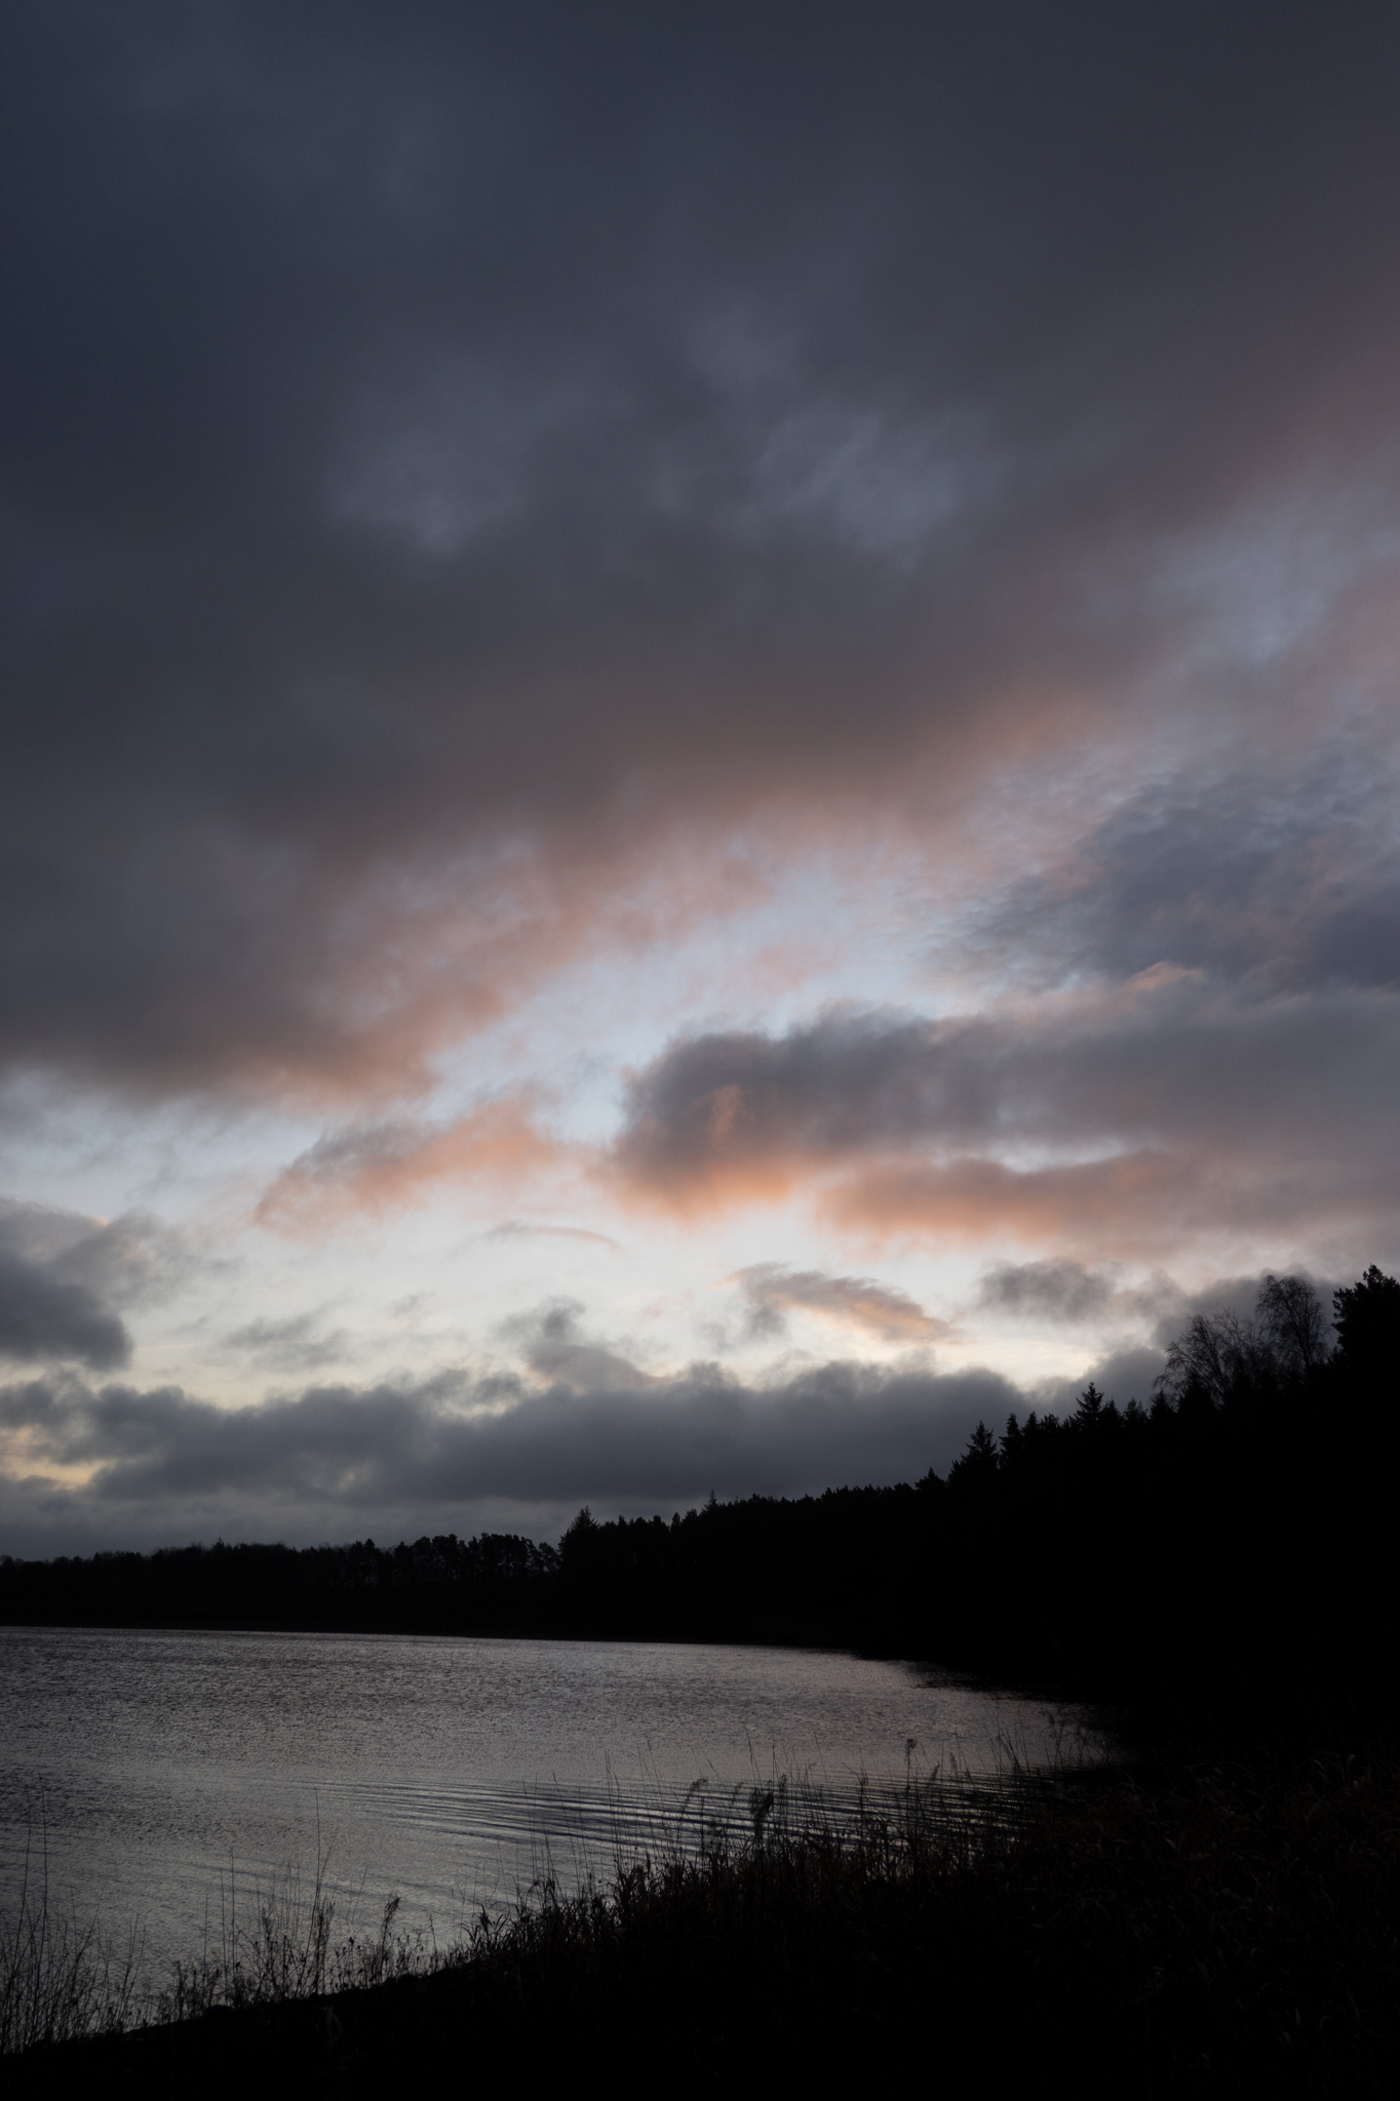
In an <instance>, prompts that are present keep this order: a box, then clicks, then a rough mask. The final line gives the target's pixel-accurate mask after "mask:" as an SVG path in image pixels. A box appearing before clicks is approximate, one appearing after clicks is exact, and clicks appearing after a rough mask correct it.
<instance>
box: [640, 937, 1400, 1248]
mask: <svg viewBox="0 0 1400 2101" xmlns="http://www.w3.org/2000/svg"><path fill="white" fill-rule="evenodd" d="M1397 1057H1400V1002H1397V1001H1396V1000H1395V999H1394V998H1393V997H1390V996H1388V995H1384V994H1380V993H1377V992H1375V991H1348V992H1335V993H1319V994H1317V995H1316V996H1315V997H1313V998H1311V999H1307V1000H1302V999H1292V1000H1280V999H1275V998H1264V997H1257V998H1256V997H1247V996H1244V995H1240V994H1236V993H1233V992H1232V991H1230V990H1229V989H1228V988H1223V987H1221V986H1220V985H1219V984H1218V983H1214V982H1212V981H1210V980H1209V979H1207V978H1205V977H1203V976H1202V975H1201V974H1199V973H1190V972H1172V971H1167V972H1164V973H1160V974H1149V976H1148V977H1147V978H1146V979H1145V980H1144V981H1143V982H1140V983H1137V984H1131V985H1129V986H1128V987H1127V988H1114V989H1113V990H1111V991H1109V992H1107V993H1105V994H1104V995H1103V996H1099V995H1098V994H1090V995H1086V996H1084V997H1082V998H1076V999H1072V1000H1069V1001H1062V1002H1056V1003H1051V1004H1049V1005H1048V1006H1038V1007H1035V1008H1032V1009H1020V1010H1018V1009H1014V1008H1013V1009H1010V1010H1005V1011H1003V1012H1002V1013H1001V1014H999V1015H996V1016H992V1015H984V1016H974V1017H970V1018H965V1019H956V1018H955V1019H948V1020H942V1021H936V1022H935V1021H926V1020H919V1019H913V1018H910V1017H908V1016H905V1015H899V1014H887V1013H881V1012H875V1013H862V1012H851V1011H845V1010H833V1011H832V1012H830V1013H828V1014H826V1015H824V1016H821V1017H819V1018H818V1019H816V1020H815V1021H813V1022H810V1023H808V1024H805V1025H803V1026H801V1027H796V1028H793V1029H791V1030H789V1031H788V1032H787V1033H786V1034H785V1035H782V1036H770V1035H766V1034H763V1033H761V1032H758V1031H745V1032H739V1031H734V1032H716V1033H712V1034H708V1035H703V1036H696V1037H692V1038H689V1039H683V1040H681V1041H680V1042H678V1043H676V1044H674V1045H673V1046H672V1047H671V1048H670V1049H669V1050H668V1051H666V1052H665V1053H664V1054H663V1055H662V1056H661V1057H660V1058H658V1059H656V1060H655V1061H654V1062H653V1063H652V1064H651V1065H650V1066H648V1067H647V1068H645V1069H644V1070H643V1071H642V1072H640V1073H638V1074H637V1075H635V1076H634V1078H633V1081H632V1083H631V1089H630V1095H629V1100H628V1106H627V1114H626V1117H625V1120H624V1124H623V1127H622V1130H621V1133H620V1135H619V1138H618V1141H617V1145H616V1148H615V1154H614V1162H615V1170H616V1172H617V1174H618V1175H619V1177H620V1178H621V1180H622V1182H623V1184H624V1186H626V1187H627V1188H629V1189H631V1190H633V1191H635V1192H636V1193H638V1194H640V1195H642V1196H645V1197H651V1198H654V1199H656V1200H658V1201H662V1202H667V1203H671V1204H675V1205H677V1206H681V1207H684V1206H686V1205H687V1204H691V1203H702V1202H706V1201H714V1202H722V1201H741V1200H744V1199H746V1198H748V1197H752V1196H763V1195H771V1194H774V1193H778V1192H780V1191H781V1190H783V1189H784V1188H786V1187H788V1186H790V1185H791V1184H794V1183H797V1184H800V1183H801V1182H802V1180H803V1179H804V1178H807V1177H812V1176H814V1175H815V1176H817V1177H821V1176H825V1177H827V1179H828V1181H829V1179H830V1177H831V1176H832V1175H840V1176H842V1177H844V1178H845V1179H844V1180H843V1181H842V1183H841V1184H840V1194H839V1204H840V1206H841V1210H840V1215H841V1216H842V1217H843V1218H844V1219H846V1220H847V1222H849V1223H853V1224H860V1223H861V1221H862V1220H864V1221H865V1222H867V1223H869V1224H872V1225H878V1224H879V1223H880V1221H881V1219H882V1218H883V1219H885V1220H886V1221H888V1222H889V1223H890V1224H892V1225H895V1224H899V1223H901V1222H902V1223H903V1224H905V1225H909V1226H912V1225H915V1224H917V1221H918V1217H919V1212H920V1206H921V1205H923V1206H924V1208H925V1209H926V1210H927V1213H928V1216H929V1218H930V1220H933V1219H934V1218H935V1217H936V1216H937V1215H938V1214H939V1212H940V1210H941V1211H943V1212H946V1213H947V1215H948V1216H949V1217H950V1218H953V1219H956V1220H961V1222H962V1224H963V1226H964V1227H965V1228H966V1229H967V1230H982V1229H984V1228H985V1227H987V1226H988V1224H989V1222H990V1223H993V1224H994V1223H995V1221H996V1220H997V1219H998V1218H1000V1219H1001V1221H1002V1223H1003V1225H1004V1226H1005V1227H1006V1228H1007V1229H1008V1230H1018V1229H1024V1230H1029V1229H1030V1228H1031V1227H1032V1226H1034V1227H1035V1229H1036V1230H1038V1231H1041V1232H1044V1231H1046V1230H1053V1229H1054V1228H1055V1225H1056V1221H1057V1219H1060V1218H1061V1216H1063V1220H1064V1221H1065V1222H1066V1223H1067V1224H1068V1223H1072V1221H1073V1217H1074V1215H1075V1213H1076V1211H1077V1212H1078V1213H1079V1214H1080V1216H1081V1218H1082V1222H1083V1225H1084V1229H1085V1230H1086V1231H1089V1232H1092V1233H1093V1234H1094V1235H1095V1236H1097V1237H1102V1236H1103V1235H1104V1234H1105V1233H1108V1234H1111V1231H1112V1228H1113V1223H1114V1219H1115V1217H1117V1219H1118V1220H1119V1221H1120V1222H1121V1223H1122V1224H1133V1225H1134V1226H1140V1225H1141V1224H1142V1223H1143V1221H1144V1218H1145V1216H1146V1214H1147V1213H1148V1212H1149V1211H1150V1210H1151V1209H1152V1207H1156V1209H1157V1211H1158V1213H1159V1215H1160V1220H1161V1223H1162V1227H1163V1230H1164V1231H1165V1232H1169V1231H1170V1230H1172V1229H1173V1228H1174V1227H1175V1226H1176V1225H1181V1226H1183V1227H1185V1226H1186V1225H1187V1224H1188V1223H1189V1224H1190V1225H1191V1226H1193V1227H1195V1226H1199V1225H1203V1224H1207V1223H1210V1222H1211V1221H1212V1219H1213V1221H1214V1223H1216V1224H1217V1225H1221V1226H1227V1227H1229V1226H1234V1225H1246V1224H1253V1225H1256V1226H1257V1225H1259V1224H1261V1223H1265V1222H1270V1221H1271V1222H1272V1223H1274V1224H1279V1223H1282V1222H1283V1221H1285V1220H1290V1221H1292V1222H1293V1223H1295V1224H1296V1223H1298V1222H1300V1221H1305V1222H1310V1223H1312V1224H1324V1223H1325V1224H1328V1225H1331V1224H1334V1223H1340V1224H1341V1225H1342V1226H1346V1225H1347V1224H1348V1223H1350V1225H1351V1226H1353V1227H1354V1228H1355V1229H1356V1230H1357V1231H1362V1232H1381V1233H1383V1234H1385V1235H1386V1236H1387V1237H1388V1236H1390V1235H1391V1234H1393V1230H1394V1202H1393V1188H1394V1174H1395V1170H1396V1166H1397V1164H1400V1122H1398V1121H1397V1111H1396V1100H1395V1092H1394V1087H1393V1084H1392V1079H1391V1075H1392V1073H1393V1071H1394V1069H1395V1066H1396V1061H1397ZM1032 1148H1033V1149H1035V1150H1036V1151H1039V1152H1040V1153H1041V1156H1042V1159H1044V1160H1045V1162H1046V1164H1044V1165H1039V1164H1036V1163H1035V1162H1034V1160H1032V1161H1031V1162H1029V1163H1025V1153H1026V1150H1027V1149H1032ZM1018 1152H1019V1153H1020V1154H1021V1161H1017V1160H1016V1158H1015V1156H1016V1154H1017V1153H1018ZM1008 1153H1009V1154H1011V1155H1012V1162H1011V1164H1010V1165H1007V1164H1005V1163H1006V1155H1007V1154H1008ZM1023 1163H1025V1164H1023ZM852 1177H854V1179H851V1178H852ZM861 1177H865V1178H866V1179H865V1180H864V1181H862V1180H861Z"/></svg>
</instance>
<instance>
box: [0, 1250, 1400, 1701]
mask: <svg viewBox="0 0 1400 2101" xmlns="http://www.w3.org/2000/svg"><path fill="white" fill-rule="evenodd" d="M1333 1316H1334V1326H1335V1344H1334V1345H1333V1344H1332V1342H1331V1338H1330V1337H1329V1334H1328V1326H1329V1324H1328V1322H1327V1320H1326V1318H1325V1316H1324V1313H1323V1309H1322V1307H1321V1305H1320V1303H1319V1301H1318V1299H1317V1297H1316V1294H1315V1293H1314V1292H1313V1291H1312V1289H1311V1287H1310V1286H1309V1285H1308V1284H1307V1283H1306V1282H1304V1281H1303V1280H1302V1279H1299V1278H1281V1279H1280V1278H1274V1277H1270V1278H1268V1279H1267V1280H1266V1282H1265V1284H1264V1285H1263V1287H1262V1289H1261V1290H1260V1293H1259V1296H1258V1303H1257V1306H1256V1310H1255V1314H1254V1317H1253V1318H1252V1319H1244V1318H1241V1317H1240V1316H1238V1315H1235V1314H1230V1313H1225V1314H1219V1315H1213V1316H1208V1315H1199V1316H1197V1317H1196V1318H1195V1319H1194V1320H1193V1321H1192V1322H1191V1323H1190V1325H1189V1327H1188V1328H1187V1329H1186V1331H1185V1332H1184V1334H1182V1335H1181V1336H1180V1337H1178V1339H1177V1340H1176V1342H1175V1343H1174V1344H1173V1345H1172V1347H1171V1349H1170V1351H1169V1353H1168V1358H1167V1368H1166V1372H1165V1375H1164V1377H1163V1379H1162V1380H1161V1381H1159V1382H1158V1388H1157V1391H1156V1393H1155V1395H1153V1396H1152V1397H1150V1404H1149V1405H1146V1406H1143V1405H1140V1404H1139V1403H1138V1402H1136V1401H1133V1402H1131V1403H1130V1404H1129V1405H1128V1406H1127V1407H1126V1408H1123V1409H1120V1408H1118V1407H1117V1406H1115V1405H1114V1403H1113V1402H1111V1401H1105V1400H1104V1398H1103V1397H1102V1395H1101V1394H1099V1392H1098V1391H1097V1390H1096V1388H1095V1387H1093V1386H1092V1385H1091V1386H1089V1387H1088V1388H1087V1389H1086V1390H1085V1392H1084V1393H1083V1395H1082V1396H1081V1397H1080V1400H1079V1403H1078V1406H1077V1408H1076V1409H1075V1411H1074V1412H1073V1414H1072V1415H1070V1416H1068V1417H1065V1418H1060V1417H1056V1416H1044V1417H1038V1416H1037V1415H1035V1414H1031V1415H1030V1416H1028V1417H1027V1418H1026V1419H1025V1420H1024V1421H1019V1420H1017V1419H1016V1418H1015V1417H1013V1418H1012V1419H1011V1420H1010V1421H1009V1422H1008V1424H1007V1426H1006V1429H1005V1431H1004V1432H1003V1433H1002V1434H1001V1435H1000V1436H995V1435H993V1433H992V1432H991V1431H990V1430H989V1429H987V1428H986V1427H985V1426H979V1427H978V1429H977V1431H976V1432H975V1434H974V1435H973V1437H972V1439H971V1442H970V1444H969V1446H968V1449H967V1450H966V1452H965V1453H964V1454H963V1456H962V1457H961V1458H960V1459H959V1460H958V1461H957V1462H956V1463H955V1464H954V1466H953V1467H952V1468H951V1469H950V1471H949V1473H948V1475H947V1477H946V1479H944V1478H940V1477H939V1476H938V1475H936V1474H934V1473H932V1472H930V1473H928V1474H926V1475H925V1476H924V1478H923V1479H922V1480H921V1481H919V1482H918V1483H917V1484H916V1485H913V1486H910V1485H900V1486H896V1487H887V1488H873V1487H867V1488H844V1489H837V1490H829V1491H828V1492H827V1493H826V1494H825V1495H822V1496H818V1497H811V1496H808V1497H802V1498H798V1499H792V1500H789V1499H779V1498H772V1497H763V1496H753V1497H750V1498H748V1499H747V1500H743V1501H738V1502H731V1503H720V1502H718V1501H716V1500H715V1499H714V1498H713V1497H712V1498H711V1499H710V1502H709V1503H708V1505H707V1506H706V1507H705V1508H704V1509H701V1510H692V1511H690V1512H688V1513H686V1514H685V1515H680V1514H676V1515H675V1516H673V1517H672V1518H670V1519H669V1520H666V1519H663V1518H661V1517H654V1518H637V1519H625V1518H618V1519H616V1520H612V1521H609V1522H599V1521H597V1520H595V1518H594V1517H593V1516H592V1514H591V1513H590V1512H589V1511H587V1510H584V1511H581V1512H580V1513H579V1515H578V1517H577V1518H576V1519H575V1520H574V1522H573V1524H572V1525H571V1526H570V1527H569V1529H568V1531H567V1532H566V1533H565V1535H564V1537H563V1539H562V1541H561V1543H560V1545H559V1547H558V1548H557V1549H554V1548H551V1547H548V1546H540V1545H536V1544H535V1543H534V1542H532V1541H529V1540H525V1539H520V1538H515V1537H512V1536H508V1535H491V1534H488V1535H485V1536H483V1537H481V1538H478V1539H473V1540H470V1541H463V1540H459V1539H457V1538H456V1537H455V1536H453V1535H447V1536H443V1537H439V1538H436V1539H426V1538H425V1539H420V1540H418V1541H417V1542H415V1543H414V1544H413V1545H411V1546H410V1545H406V1544H405V1545H401V1546H398V1547H395V1548H393V1549H392V1550H386V1549H383V1548H379V1547H376V1546H375V1545H374V1543H373V1542H372V1541H368V1540H367V1541H364V1542H363V1543H358V1544H356V1545H353V1546H345V1547H316V1548H308V1549H303V1550H301V1551H297V1550H293V1549H290V1548H286V1547H271V1546H225V1545H222V1544H220V1545H216V1546H213V1547H207V1548H206V1547H188V1548H184V1549H180V1550H167V1551H164V1552H160V1553H156V1554H151V1555H139V1554H99V1555H96V1556H94V1557H92V1558H91V1559H87V1560H76V1559H60V1560H55V1561H49V1562H22V1561H15V1560H9V1559H6V1560H4V1561H0V1619H3V1620H5V1621H7V1622H10V1623H19V1622H28V1623H32V1624H34V1623H37V1624H49V1625H55V1624H86V1625H151V1626H154V1625H160V1626H206V1627H210V1626H225V1627H274V1628H275V1627H288V1628H290V1627H301V1628H344V1629H352V1628H353V1629H369V1630H380V1629H382V1630H386V1631H387V1630H399V1631H427V1632H435V1631H456V1632H482V1633H507V1632H519V1633H537V1634H551V1635H575V1636H613V1637H624V1638H625V1637H653V1638H663V1637H669V1638H676V1639H688V1640H695V1639H714V1640H773V1641H794V1640H795V1641H804V1640H807V1641H814V1642H832V1643H840V1644H850V1645H854V1646H859V1647H863V1648H866V1649H869V1650H873V1651H883V1652H885V1653H902V1654H912V1655H926V1656H930V1657H936V1658H937V1659H938V1660H939V1661H940V1662H942V1663H945V1664H948V1665H951V1666H954V1667H962V1668H966V1669H967V1670H969V1671H973V1672H979V1673H985V1674H988V1675H995V1676H998V1677H1001V1678H1003V1679H1010V1680H1013V1681H1020V1682H1023V1683H1026V1684H1034V1685H1038V1686H1043V1687H1047V1688H1059V1689H1061V1690H1063V1691H1066V1692H1075V1693H1079V1694H1089V1695H1094V1696H1098V1697H1101V1698H1104V1699H1107V1700H1112V1701H1117V1702H1120V1703H1123V1704H1125V1705H1127V1706H1129V1707H1131V1708H1133V1709H1136V1710H1138V1711H1139V1712H1140V1713H1142V1714H1143V1715H1144V1717H1147V1716H1148V1715H1149V1714H1150V1715H1151V1716H1152V1718H1153V1719H1154V1720H1155V1721H1157V1722H1161V1721H1163V1720H1165V1721H1168V1722H1169V1721H1170V1720H1171V1719H1172V1718H1173V1716H1176V1717H1178V1718H1180V1719H1182V1720H1186V1719H1187V1718H1188V1717H1189V1719H1190V1721H1191V1723H1192V1725H1196V1724H1198V1723H1199V1722H1200V1721H1201V1720H1202V1719H1205V1720H1207V1721H1208V1720H1209V1719H1210V1718H1211V1717H1213V1716H1214V1717H1218V1718H1219V1719H1220V1721H1221V1723H1222V1724H1226V1723H1234V1722H1236V1721H1238V1719H1239V1717H1240V1716H1241V1715H1242V1714H1249V1713H1259V1714H1267V1715H1269V1716H1271V1717H1275V1718H1278V1717H1293V1718H1295V1719H1296V1720H1297V1721H1298V1722H1300V1723H1303V1724H1305V1725H1306V1726H1308V1727H1309V1728H1310V1729H1311V1730H1313V1731H1315V1730H1316V1729H1317V1728H1318V1727H1319V1726H1322V1727H1326V1728H1333V1729H1339V1730H1342V1731H1343V1732H1345V1731H1346V1730H1348V1729H1352V1728H1360V1729H1362V1730H1365V1729H1367V1728H1373V1727H1379V1728H1384V1729H1388V1728H1389V1727H1390V1726H1391V1724H1392V1723H1393V1721H1394V1719H1395V1716H1396V1711H1397V1704H1398V1703H1397V1701H1396V1696H1395V1688H1394V1682H1393V1681H1394V1676H1395V1672H1394V1662H1393V1657H1394V1651H1395V1635H1396V1631H1397V1629H1396V1624H1395V1621H1396V1613H1395V1602H1396V1583H1395V1577H1394V1549H1393V1527H1394V1514H1393V1498H1394V1479H1395V1466H1394V1460H1395V1453H1396V1402H1397V1385H1398V1384H1400V1376H1398V1373H1400V1283H1397V1281H1396V1280H1395V1279H1394V1278H1392V1277H1388V1276H1383V1275H1382V1274H1381V1272H1380V1271H1379V1270H1377V1269H1374V1268H1373V1269H1370V1270H1368V1271H1367V1273H1366V1275H1365V1276H1364V1277H1363V1278H1361V1279H1360V1281H1359V1282H1358V1283H1356V1284H1354V1285H1352V1286H1351V1287H1349V1288H1347V1289H1345V1290H1342V1291H1339V1292H1337V1293H1336V1295H1335V1299H1334V1306H1333Z"/></svg>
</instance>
